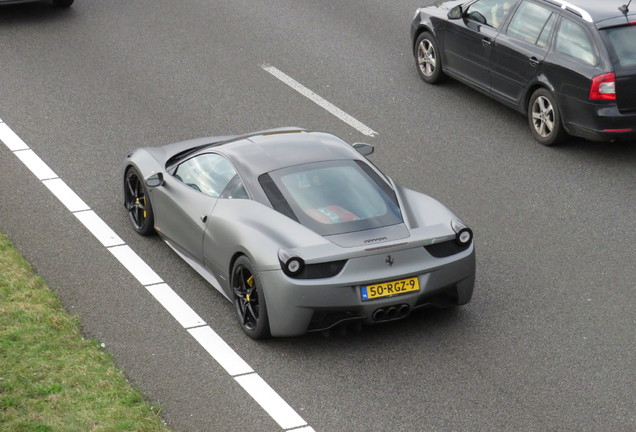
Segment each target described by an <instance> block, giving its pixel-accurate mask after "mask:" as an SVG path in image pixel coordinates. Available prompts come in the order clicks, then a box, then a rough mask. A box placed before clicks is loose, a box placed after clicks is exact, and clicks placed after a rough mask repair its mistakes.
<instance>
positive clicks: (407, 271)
mask: <svg viewBox="0 0 636 432" xmlns="http://www.w3.org/2000/svg"><path fill="white" fill-rule="evenodd" d="M420 249H421V251H416V252H414V251H413V250H409V251H405V252H406V253H409V254H411V257H410V258H416V259H419V269H418V270H414V268H413V267H412V266H411V265H410V264H409V265H407V266H405V267H404V268H396V266H395V267H394V268H393V269H389V267H388V266H387V265H386V264H384V259H385V258H386V255H382V256H380V257H378V259H379V260H380V263H381V264H383V273H384V276H381V277H380V276H379V273H378V272H375V271H373V270H369V271H367V272H366V274H367V277H372V279H364V278H360V279H358V280H359V281H361V282H360V283H355V284H352V283H350V282H349V283H347V281H346V280H343V279H349V277H350V276H352V274H351V272H349V274H348V272H347V267H346V266H345V269H344V270H343V272H342V273H341V275H339V276H335V277H332V278H326V279H314V280H296V279H291V278H289V277H287V276H286V275H285V274H284V273H283V272H282V271H264V272H261V273H259V277H260V279H261V282H262V284H263V287H265V289H264V292H265V300H266V303H267V312H268V316H269V321H270V323H269V324H270V330H271V333H272V335H273V336H297V335H301V334H304V333H306V332H307V331H320V330H326V329H328V328H331V327H333V326H335V325H338V324H340V323H342V322H346V321H361V322H362V323H364V324H373V323H376V322H378V321H388V320H393V319H400V318H404V317H406V316H408V315H409V314H410V312H411V311H412V310H414V309H418V308H421V307H428V306H434V307H445V306H451V305H462V304H466V303H468V302H469V301H470V299H471V297H472V294H473V287H474V284H475V250H474V246H472V245H471V247H470V248H469V249H468V250H466V251H465V252H462V253H459V254H457V255H455V256H452V257H447V258H442V259H438V258H433V257H432V256H430V255H429V254H428V253H427V252H426V251H425V250H424V248H420ZM413 254H417V255H419V256H417V257H413V256H412V255H413ZM420 254H421V255H420ZM393 255H397V254H393ZM400 258H401V257H399V256H396V261H398V260H399V259H400ZM365 265H366V263H365ZM408 267H410V268H408ZM384 268H386V269H384ZM389 272H390V273H389ZM354 274H357V271H356V272H354ZM407 277H418V279H419V283H420V290H419V291H417V292H414V293H405V294H399V295H395V296H391V297H383V298H379V299H375V300H362V296H361V293H360V286H361V285H366V284H373V283H379V282H384V281H387V280H389V281H390V280H398V279H402V278H407ZM339 282H340V283H339Z"/></svg>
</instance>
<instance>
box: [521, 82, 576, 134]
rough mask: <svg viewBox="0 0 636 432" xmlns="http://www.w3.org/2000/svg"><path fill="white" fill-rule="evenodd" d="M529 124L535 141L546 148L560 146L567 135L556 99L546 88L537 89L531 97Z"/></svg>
mask: <svg viewBox="0 0 636 432" xmlns="http://www.w3.org/2000/svg"><path fill="white" fill-rule="evenodd" d="M528 124H529V125H530V131H531V132H532V135H533V136H534V139H536V140H537V141H539V142H540V143H541V144H543V145H546V146H552V145H556V144H559V143H560V142H562V141H563V140H564V139H565V137H566V135H567V134H566V132H565V129H564V128H563V124H562V122H561V114H560V112H559V107H558V106H557V103H556V99H555V98H554V96H552V93H550V92H549V91H548V90H547V89H545V88H540V89H537V90H536V91H535V92H534V93H533V94H532V97H530V103H529V104H528Z"/></svg>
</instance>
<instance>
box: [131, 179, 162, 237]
mask: <svg viewBox="0 0 636 432" xmlns="http://www.w3.org/2000/svg"><path fill="white" fill-rule="evenodd" d="M124 203H125V206H126V211H127V212H128V219H130V223H131V224H132V226H133V228H134V229H135V231H137V232H138V233H139V234H141V235H149V234H152V233H153V232H154V225H155V217H154V213H153V212H152V205H151V204H150V196H149V195H148V189H147V188H146V184H145V183H144V180H143V177H142V176H141V174H139V171H137V169H136V168H134V167H131V168H129V169H128V170H127V171H126V176H125V177H124Z"/></svg>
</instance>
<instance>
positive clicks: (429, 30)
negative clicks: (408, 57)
mask: <svg viewBox="0 0 636 432" xmlns="http://www.w3.org/2000/svg"><path fill="white" fill-rule="evenodd" d="M422 33H430V34H432V35H433V37H434V38H436V39H437V35H436V34H435V32H434V31H433V28H432V27H429V26H427V25H422V26H420V27H419V28H418V29H417V32H416V33H415V34H414V35H413V40H412V44H413V46H412V47H411V49H412V50H413V55H414V56H416V55H417V40H418V39H419V37H420V36H421V35H422Z"/></svg>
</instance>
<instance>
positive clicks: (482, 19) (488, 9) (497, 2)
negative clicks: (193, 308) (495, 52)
mask: <svg viewBox="0 0 636 432" xmlns="http://www.w3.org/2000/svg"><path fill="white" fill-rule="evenodd" d="M513 3H514V1H513V0H479V1H477V2H475V3H473V4H471V5H470V6H469V7H468V9H467V10H466V18H468V19H469V20H472V21H476V22H478V23H480V24H485V25H487V26H490V27H493V28H496V29H498V28H499V27H501V25H502V24H503V22H504V20H505V19H506V15H507V14H508V10H509V9H510V7H511V6H512V5H513Z"/></svg>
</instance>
